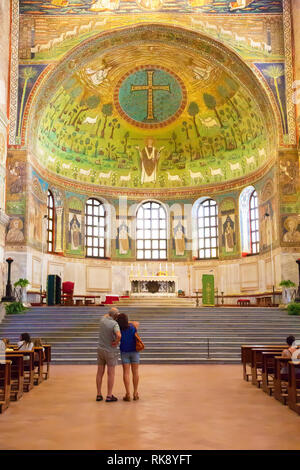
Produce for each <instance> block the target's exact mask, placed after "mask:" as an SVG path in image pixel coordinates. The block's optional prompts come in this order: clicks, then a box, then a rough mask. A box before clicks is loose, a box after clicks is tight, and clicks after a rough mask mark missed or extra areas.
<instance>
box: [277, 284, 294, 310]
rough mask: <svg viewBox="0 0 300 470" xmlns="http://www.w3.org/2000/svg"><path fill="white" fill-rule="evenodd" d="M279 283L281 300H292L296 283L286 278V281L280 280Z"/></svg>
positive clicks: (287, 302) (285, 301) (286, 302)
mask: <svg viewBox="0 0 300 470" xmlns="http://www.w3.org/2000/svg"><path fill="white" fill-rule="evenodd" d="M279 285H280V286H281V287H282V302H283V303H284V304H289V303H290V302H291V301H292V297H293V293H294V291H295V287H296V284H295V283H294V282H292V281H290V280H289V279H288V280H287V281H281V283H280V284H279Z"/></svg>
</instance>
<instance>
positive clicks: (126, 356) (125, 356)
mask: <svg viewBox="0 0 300 470" xmlns="http://www.w3.org/2000/svg"><path fill="white" fill-rule="evenodd" d="M121 361H122V364H139V362H140V353H139V352H137V351H132V352H121Z"/></svg>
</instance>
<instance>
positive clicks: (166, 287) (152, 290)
mask: <svg viewBox="0 0 300 470" xmlns="http://www.w3.org/2000/svg"><path fill="white" fill-rule="evenodd" d="M129 280H130V285H131V292H130V296H131V297H144V296H157V297H176V296H177V291H178V277H177V276H153V275H152V276H148V275H144V276H141V275H130V276H129Z"/></svg>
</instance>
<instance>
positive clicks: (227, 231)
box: [224, 217, 234, 253]
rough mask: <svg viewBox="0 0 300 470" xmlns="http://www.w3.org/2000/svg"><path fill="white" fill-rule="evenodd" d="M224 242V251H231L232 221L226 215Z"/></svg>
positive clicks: (232, 247) (232, 244)
mask: <svg viewBox="0 0 300 470" xmlns="http://www.w3.org/2000/svg"><path fill="white" fill-rule="evenodd" d="M224 242H225V251H226V253H230V252H232V251H233V249H234V222H233V221H232V220H231V218H230V217H227V219H226V222H225V224H224Z"/></svg>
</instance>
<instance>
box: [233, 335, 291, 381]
mask: <svg viewBox="0 0 300 470" xmlns="http://www.w3.org/2000/svg"><path fill="white" fill-rule="evenodd" d="M274 346H276V345H274V344H242V346H241V361H242V365H243V378H244V380H246V382H248V381H249V378H250V377H252V374H251V372H250V373H248V371H247V367H249V368H250V370H251V350H252V349H253V348H263V349H265V350H266V351H268V350H269V349H271V348H273V347H274ZM285 347H287V346H285Z"/></svg>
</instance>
